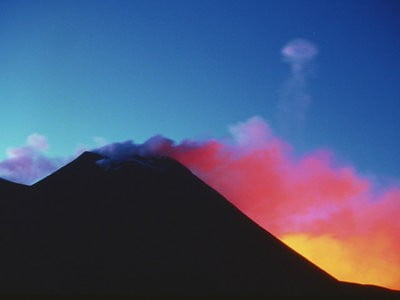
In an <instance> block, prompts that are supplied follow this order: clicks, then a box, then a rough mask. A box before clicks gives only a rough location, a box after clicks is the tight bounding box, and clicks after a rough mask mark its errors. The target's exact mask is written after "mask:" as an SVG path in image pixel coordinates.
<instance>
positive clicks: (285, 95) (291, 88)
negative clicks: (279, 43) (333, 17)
mask: <svg viewBox="0 0 400 300" xmlns="http://www.w3.org/2000/svg"><path fill="white" fill-rule="evenodd" d="M281 54H282V56H283V59H284V61H285V62H287V63H288V64H289V65H290V71H291V72H290V77H289V79H288V80H287V82H286V83H285V85H284V87H283V90H282V95H281V99H280V101H279V103H278V118H279V122H280V126H281V128H282V130H283V132H285V133H293V132H294V133H295V134H300V133H301V130H302V127H303V126H304V123H305V117H306V112H307V108H308V106H309V104H310V102H311V96H310V94H309V93H308V92H307V78H308V75H309V71H310V66H311V62H312V61H313V59H314V58H315V56H316V55H317V54H318V48H317V46H316V45H315V44H313V43H312V42H310V41H307V40H304V39H296V40H293V41H291V42H289V43H288V44H287V45H286V46H285V47H283V49H282V51H281Z"/></svg>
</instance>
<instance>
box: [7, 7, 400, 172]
mask: <svg viewBox="0 0 400 300" xmlns="http://www.w3.org/2000/svg"><path fill="white" fill-rule="evenodd" d="M399 14H400V5H399V4H398V2H397V1H383V0H382V1H367V0H365V1H204V0H203V1H74V0H68V1H28V0H26V1H18V0H13V1H7V0H2V1H1V2H0V100H1V110H0V128H1V133H0V158H4V157H5V150H6V149H7V148H8V147H10V146H20V145H22V144H24V143H25V140H26V138H27V136H29V135H30V134H32V133H40V134H43V135H45V136H46V137H47V138H48V140H49V143H50V144H51V148H50V150H49V154H50V155H54V156H57V155H59V156H65V155H68V154H70V153H73V152H74V151H75V150H76V148H77V147H79V146H80V145H89V146H90V145H94V142H93V138H95V137H104V138H106V139H107V140H108V141H110V142H114V141H122V140H127V139H133V140H134V141H137V142H142V141H144V140H145V139H147V138H149V137H150V136H152V135H154V134H163V135H166V136H168V137H171V138H174V139H177V140H180V139H183V138H207V137H222V136H224V135H226V134H227V130H226V129H227V126H229V125H231V124H234V123H237V122H240V121H244V120H246V119H248V118H250V117H252V116H254V115H258V116H261V117H262V118H264V119H265V120H266V121H267V122H268V123H269V124H270V126H271V127H272V128H273V129H274V131H275V132H276V134H277V135H281V136H283V137H284V138H285V139H286V140H287V141H288V142H290V143H292V144H293V146H294V148H295V149H298V150H297V151H300V152H303V151H310V150H315V149H317V148H320V147H324V148H330V149H333V151H334V152H335V153H336V154H337V156H338V158H339V160H342V161H344V162H351V163H353V164H354V165H355V166H356V167H357V169H358V170H360V172H363V173H373V174H378V175H382V176H389V177H397V178H399V177H400V168H399V167H400V158H399V155H398V149H399V134H398V130H399V128H400V110H399V109H398V108H399V105H400V104H399V101H400V99H399V98H400V97H399V93H398V87H399V83H400V82H399V81H400V58H399V56H400V39H399V36H400V18H399ZM296 38H302V39H306V40H308V41H310V42H312V43H313V44H314V45H315V46H316V47H317V48H318V55H316V56H315V57H314V58H313V61H312V64H310V66H309V70H308V71H307V76H306V82H305V84H304V87H303V88H304V90H305V91H306V93H307V94H308V95H310V97H311V101H310V103H309V104H308V106H307V109H306V110H305V112H304V122H302V124H301V126H299V127H301V129H299V130H295V131H289V132H288V131H287V130H284V128H283V127H282V124H281V123H282V120H280V118H279V116H278V115H279V113H278V111H279V109H278V106H279V103H280V101H282V97H283V96H282V94H283V93H282V90H284V89H285V88H286V85H285V84H286V83H287V82H288V80H289V81H290V78H291V76H292V75H291V71H290V65H289V64H288V63H287V62H285V61H284V59H283V58H282V54H281V49H282V48H283V47H284V46H285V45H286V44H287V43H288V42H289V41H291V40H293V39H296ZM286 121H287V122H291V120H284V122H286Z"/></svg>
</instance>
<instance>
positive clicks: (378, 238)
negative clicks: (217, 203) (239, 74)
mask: <svg viewBox="0 0 400 300" xmlns="http://www.w3.org/2000/svg"><path fill="white" fill-rule="evenodd" d="M230 132H231V134H232V139H231V140H230V141H227V142H221V141H218V140H207V141H193V140H186V141H183V142H181V143H179V144H176V143H174V142H173V141H172V140H170V139H166V138H163V137H162V136H156V137H153V138H151V139H149V140H148V141H147V142H146V143H144V144H142V145H135V144H133V143H131V142H125V143H116V144H112V145H108V146H106V147H103V148H101V149H99V150H98V152H100V153H102V154H105V155H107V156H109V157H111V158H112V159H124V158H127V157H129V156H131V155H134V154H139V155H165V156H169V157H172V158H174V159H177V160H178V161H180V162H181V163H182V164H184V165H186V166H187V167H188V168H189V169H191V170H192V172H194V173H195V174H196V175H197V176H199V177H200V178H201V179H203V180H204V181H205V182H206V183H208V184H209V185H210V186H212V187H213V188H214V189H216V190H217V191H219V192H220V193H222V194H223V195H224V196H225V197H226V198H227V199H228V200H229V201H231V202H232V203H233V204H234V205H236V206H237V207H238V208H239V209H240V210H241V211H243V212H244V213H245V214H247V215H248V216H249V217H250V218H251V219H253V220H254V221H255V222H256V223H258V224H259V225H261V226H262V227H264V228H265V229H266V230H268V231H269V232H271V233H273V234H274V235H275V236H277V237H278V238H280V239H281V240H282V241H284V242H285V243H287V244H288V245H289V246H291V247H292V248H294V249H295V250H296V251H298V252H300V253H301V254H302V255H304V256H305V257H307V258H309V259H310V260H311V261H313V262H314V263H316V264H317V265H319V266H320V267H321V268H322V269H324V270H326V271H327V272H329V273H331V274H332V275H333V276H335V277H336V278H338V279H341V280H345V281H353V282H360V283H370V284H376V285H382V286H386V287H391V288H397V289H400V256H399V255H398V254H399V253H400V236H399V232H400V222H399V221H398V216H399V215H400V188H399V187H387V188H386V189H383V190H382V191H380V192H379V193H378V192H376V191H375V190H374V183H373V182H371V181H370V180H368V179H366V178H363V177H361V176H360V175H358V174H357V172H356V171H355V169H354V168H353V167H352V166H338V165H337V164H335V160H334V156H333V154H332V153H330V152H328V151H316V152H313V153H309V154H307V155H305V156H303V157H300V158H296V157H295V156H294V155H293V152H292V149H291V147H290V145H288V144H287V143H286V142H285V141H283V140H282V139H280V138H278V137H276V136H275V135H274V134H273V132H272V130H271V129H270V128H269V126H268V124H266V123H265V122H264V121H263V120H262V119H261V118H259V117H254V118H251V119H250V120H248V121H247V122H244V123H241V124H239V125H237V126H233V127H231V128H230Z"/></svg>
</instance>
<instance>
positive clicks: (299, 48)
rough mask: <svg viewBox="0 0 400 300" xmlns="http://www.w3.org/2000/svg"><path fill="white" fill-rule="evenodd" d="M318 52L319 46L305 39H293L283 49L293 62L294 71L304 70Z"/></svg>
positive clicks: (283, 52) (289, 61)
mask: <svg viewBox="0 0 400 300" xmlns="http://www.w3.org/2000/svg"><path fill="white" fill-rule="evenodd" d="M317 54H318V49H317V46H316V45H315V44H313V43H311V42H310V41H307V40H303V39H296V40H293V41H291V42H289V43H288V44H286V46H285V47H283V49H282V55H283V57H284V58H285V60H286V61H287V62H288V63H290V64H291V66H292V72H293V73H296V72H300V71H302V69H303V68H304V67H305V66H306V64H307V63H308V62H309V61H310V60H312V59H313V58H314V57H315V56H316V55H317Z"/></svg>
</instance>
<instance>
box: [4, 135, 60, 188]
mask: <svg viewBox="0 0 400 300" xmlns="http://www.w3.org/2000/svg"><path fill="white" fill-rule="evenodd" d="M48 147H49V144H48V142H47V138H46V137H45V136H43V135H41V134H38V133H33V134H31V135H30V136H28V138H27V140H26V145H24V146H21V147H14V148H9V149H7V158H6V159H5V160H3V161H0V177H2V178H5V179H8V180H10V181H14V182H18V183H24V184H32V183H34V182H35V181H37V180H38V179H40V178H42V177H45V176H47V175H49V174H50V173H52V172H54V171H55V170H56V169H58V168H59V167H61V166H62V165H63V164H65V163H66V162H67V160H66V159H61V158H50V157H48V156H47V155H46V152H45V151H46V150H47V149H48Z"/></svg>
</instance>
